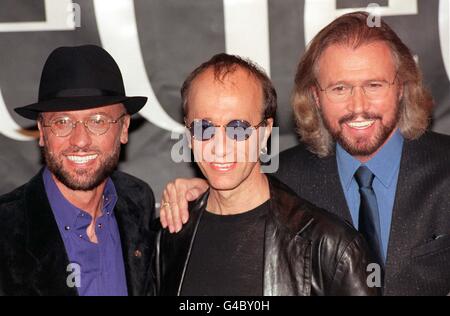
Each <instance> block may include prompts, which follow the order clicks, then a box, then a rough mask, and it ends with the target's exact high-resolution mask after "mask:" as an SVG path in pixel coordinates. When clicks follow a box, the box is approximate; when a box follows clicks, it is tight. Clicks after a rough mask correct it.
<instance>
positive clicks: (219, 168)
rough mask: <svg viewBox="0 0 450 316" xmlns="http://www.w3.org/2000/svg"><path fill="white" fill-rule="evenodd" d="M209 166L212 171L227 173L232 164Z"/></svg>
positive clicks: (213, 164)
mask: <svg viewBox="0 0 450 316" xmlns="http://www.w3.org/2000/svg"><path fill="white" fill-rule="evenodd" d="M211 165H212V167H213V168H214V169H217V170H220V171H227V170H229V169H230V168H231V167H232V166H233V165H234V163H211Z"/></svg>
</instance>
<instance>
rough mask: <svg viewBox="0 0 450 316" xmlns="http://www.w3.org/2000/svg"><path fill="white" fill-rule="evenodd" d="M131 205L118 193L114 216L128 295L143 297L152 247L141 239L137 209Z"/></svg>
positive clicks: (148, 241) (148, 273)
mask: <svg viewBox="0 0 450 316" xmlns="http://www.w3.org/2000/svg"><path fill="white" fill-rule="evenodd" d="M133 205H134V204H132V203H127V201H124V200H123V198H121V194H120V193H119V194H118V199H117V203H116V206H115V208H114V214H115V216H116V220H117V226H118V227H119V234H120V241H121V246H122V253H123V261H124V266H125V275H126V278H127V288H128V295H130V296H141V295H145V292H146V287H147V285H148V284H147V282H148V278H149V276H150V270H149V266H148V264H147V263H148V262H150V256H151V253H150V247H152V246H153V245H151V241H150V240H145V238H141V237H142V234H143V232H141V231H140V226H141V225H140V224H139V221H140V220H141V219H140V216H139V214H138V213H137V210H138V208H137V207H133ZM147 235H148V234H144V236H147Z"/></svg>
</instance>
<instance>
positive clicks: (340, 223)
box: [269, 177, 357, 239]
mask: <svg viewBox="0 0 450 316" xmlns="http://www.w3.org/2000/svg"><path fill="white" fill-rule="evenodd" d="M269 179H270V185H271V198H272V199H273V201H274V205H273V206H274V208H275V209H276V212H277V213H278V215H279V216H281V218H284V219H285V223H286V224H287V225H293V226H291V229H293V230H296V231H298V230H303V232H304V233H306V232H309V235H308V236H309V237H317V236H323V235H333V234H335V235H339V234H342V235H347V236H348V237H349V238H350V239H352V238H354V237H355V234H357V232H356V230H355V229H354V228H353V226H352V225H351V224H350V223H348V222H346V221H344V220H342V219H341V218H340V217H338V216H337V215H335V214H332V213H330V212H328V211H327V210H324V209H322V208H320V207H318V206H316V205H315V204H313V203H312V202H310V201H308V200H305V199H303V198H302V197H300V196H298V195H297V194H296V193H295V192H294V191H293V190H292V189H291V188H290V187H288V186H287V185H286V184H284V183H283V182H281V181H279V180H278V179H276V178H274V177H269ZM293 219H297V220H293ZM305 222H308V226H307V227H304V226H303V225H305Z"/></svg>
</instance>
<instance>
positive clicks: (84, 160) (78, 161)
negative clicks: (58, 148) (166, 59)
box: [66, 154, 98, 164]
mask: <svg viewBox="0 0 450 316" xmlns="http://www.w3.org/2000/svg"><path fill="white" fill-rule="evenodd" d="M66 157H67V159H69V160H70V161H72V162H74V163H76V164H85V163H88V162H89V161H91V160H94V159H95V158H97V157H98V155H97V154H95V155H88V156H74V155H70V156H66Z"/></svg>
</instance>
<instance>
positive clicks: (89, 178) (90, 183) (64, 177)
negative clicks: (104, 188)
mask: <svg viewBox="0 0 450 316" xmlns="http://www.w3.org/2000/svg"><path fill="white" fill-rule="evenodd" d="M42 152H43V155H44V158H45V162H46V165H47V168H48V169H49V170H50V172H51V173H53V174H54V175H55V177H56V179H58V180H59V181H60V182H61V183H62V184H64V185H65V186H66V187H68V188H69V189H71V190H75V191H78V190H80V191H90V190H93V189H95V188H96V187H98V186H99V185H100V184H101V183H103V182H104V181H105V180H106V179H107V178H108V177H109V176H110V175H111V174H112V173H113V172H114V170H116V168H117V165H118V164H119V157H120V142H118V144H116V145H115V147H114V149H113V151H112V152H111V154H110V155H108V156H106V157H105V158H104V159H103V161H101V162H100V167H99V168H98V169H96V170H94V172H89V171H86V170H83V169H78V170H77V169H74V170H72V172H69V170H66V169H65V168H64V167H63V162H62V159H61V158H58V157H57V156H55V155H54V154H53V153H52V152H50V151H49V150H48V149H47V148H46V147H45V146H44V147H42ZM66 152H70V153H75V152H77V153H81V152H89V153H92V150H91V149H89V150H87V149H80V148H77V149H75V148H71V149H70V151H69V150H66ZM99 157H100V155H99ZM97 159H98V158H97ZM73 173H75V174H76V177H74V176H73Z"/></svg>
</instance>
